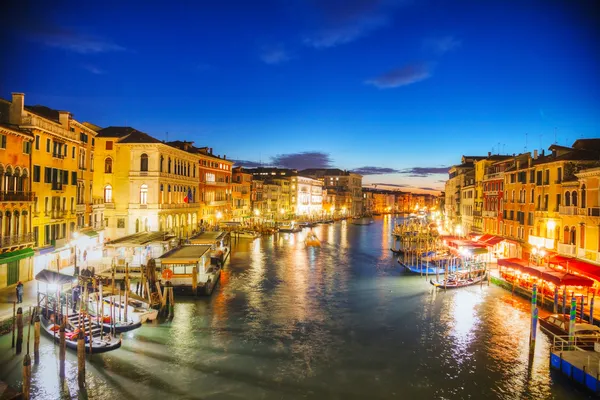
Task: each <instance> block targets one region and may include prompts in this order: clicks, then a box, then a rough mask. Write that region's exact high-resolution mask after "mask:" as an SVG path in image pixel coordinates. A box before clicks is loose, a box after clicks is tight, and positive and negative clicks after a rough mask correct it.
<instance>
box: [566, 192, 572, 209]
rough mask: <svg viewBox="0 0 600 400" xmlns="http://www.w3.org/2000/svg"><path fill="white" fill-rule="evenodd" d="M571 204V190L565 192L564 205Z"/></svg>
mask: <svg viewBox="0 0 600 400" xmlns="http://www.w3.org/2000/svg"><path fill="white" fill-rule="evenodd" d="M570 205H571V192H566V193H565V206H570Z"/></svg>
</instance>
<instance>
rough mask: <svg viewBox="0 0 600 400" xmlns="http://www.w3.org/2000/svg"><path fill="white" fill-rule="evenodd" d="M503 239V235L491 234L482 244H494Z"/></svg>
mask: <svg viewBox="0 0 600 400" xmlns="http://www.w3.org/2000/svg"><path fill="white" fill-rule="evenodd" d="M503 240H504V238H503V237H500V236H493V235H492V237H491V238H489V239H487V240H486V241H485V242H484V243H483V244H485V245H486V246H495V245H497V244H498V243H500V242H501V241H503ZM479 241H480V242H481V240H479Z"/></svg>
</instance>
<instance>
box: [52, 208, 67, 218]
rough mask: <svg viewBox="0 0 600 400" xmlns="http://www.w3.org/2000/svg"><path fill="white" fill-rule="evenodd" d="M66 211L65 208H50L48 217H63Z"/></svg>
mask: <svg viewBox="0 0 600 400" xmlns="http://www.w3.org/2000/svg"><path fill="white" fill-rule="evenodd" d="M66 213H67V211H66V210H52V211H51V212H50V218H52V219H62V218H64V217H65V214H66Z"/></svg>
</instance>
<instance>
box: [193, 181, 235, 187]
mask: <svg viewBox="0 0 600 400" xmlns="http://www.w3.org/2000/svg"><path fill="white" fill-rule="evenodd" d="M200 183H204V184H205V185H209V186H229V185H231V183H229V182H220V181H204V182H200Z"/></svg>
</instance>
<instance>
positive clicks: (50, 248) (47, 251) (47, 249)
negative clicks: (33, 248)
mask: <svg viewBox="0 0 600 400" xmlns="http://www.w3.org/2000/svg"><path fill="white" fill-rule="evenodd" d="M53 251H54V246H48V247H44V248H43V249H39V250H38V254H39V255H40V256H41V255H44V254H50V253H52V252H53Z"/></svg>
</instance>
